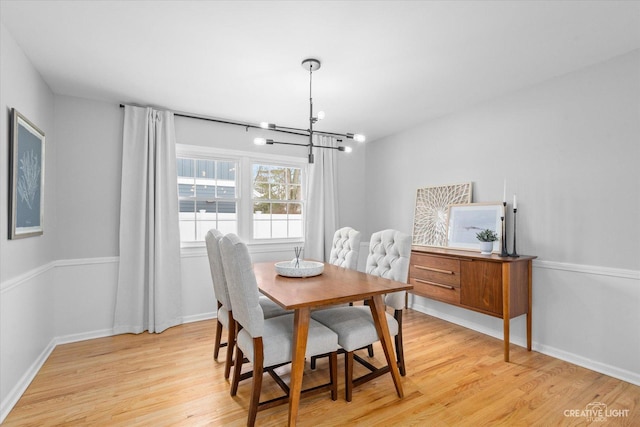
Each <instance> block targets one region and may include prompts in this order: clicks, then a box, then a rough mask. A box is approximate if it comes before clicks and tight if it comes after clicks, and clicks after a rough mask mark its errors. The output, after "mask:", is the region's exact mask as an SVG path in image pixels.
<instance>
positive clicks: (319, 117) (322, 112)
mask: <svg viewBox="0 0 640 427" xmlns="http://www.w3.org/2000/svg"><path fill="white" fill-rule="evenodd" d="M322 119H324V111H318V120H322Z"/></svg>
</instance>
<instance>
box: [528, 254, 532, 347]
mask: <svg viewBox="0 0 640 427" xmlns="http://www.w3.org/2000/svg"><path fill="white" fill-rule="evenodd" d="M531 264H532V262H531V260H529V262H528V263H527V270H528V278H527V287H528V292H529V295H528V300H527V304H528V307H527V350H529V351H531V324H532V320H531V317H532V316H533V291H532V286H531V282H532V278H533V277H532V276H533V271H532V270H533V268H532V265H531Z"/></svg>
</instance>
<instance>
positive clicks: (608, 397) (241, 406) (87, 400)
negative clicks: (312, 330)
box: [3, 310, 640, 427]
mask: <svg viewBox="0 0 640 427" xmlns="http://www.w3.org/2000/svg"><path fill="white" fill-rule="evenodd" d="M214 330H215V323H214V321H213V320H209V321H202V322H197V323H191V324H186V325H182V326H178V327H175V328H171V329H169V330H167V331H165V332H163V333H162V334H146V333H145V334H140V335H120V336H115V337H109V338H101V339H95V340H90V341H84V342H79V343H73V344H66V345H61V346H58V347H57V348H56V349H55V350H54V351H53V353H52V354H51V356H50V357H49V359H48V360H47V362H46V363H45V365H44V366H43V367H42V369H41V371H40V372H39V373H38V375H37V376H36V378H35V379H34V381H33V382H32V384H31V385H30V386H29V388H28V390H27V391H26V392H25V394H24V395H23V396H22V398H21V399H20V401H19V402H18V404H17V405H16V406H15V408H14V409H13V410H12V411H11V413H10V414H9V416H8V417H7V419H6V420H5V422H4V423H3V426H6V427H9V426H23V425H29V426H36V425H37V426H52V425H83V426H169V425H170V426H205V425H206V426H209V425H212V426H218V425H224V426H236V425H237V426H241V425H245V424H246V414H247V413H246V409H247V401H248V397H249V393H250V382H248V381H245V382H243V383H241V384H240V387H239V390H238V396H236V397H235V398H231V397H230V396H229V384H228V382H227V381H225V380H224V379H223V360H224V354H225V351H226V349H222V350H221V354H220V361H218V362H215V361H214V360H213V358H212V349H213V335H214ZM404 331H405V354H406V363H407V376H406V377H404V378H403V386H404V391H405V397H404V399H399V398H397V396H396V394H395V391H394V388H393V384H392V382H391V378H390V377H389V376H388V375H385V376H383V377H381V378H378V379H377V380H375V381H372V382H370V383H368V384H365V385H363V386H361V387H359V388H356V389H355V391H354V395H353V401H352V402H351V403H347V402H345V401H344V387H343V380H342V375H343V369H342V361H343V359H342V358H340V369H339V376H340V397H339V399H338V401H336V402H333V401H331V400H330V398H329V395H328V394H327V395H319V396H314V397H310V398H307V399H303V400H302V402H301V407H300V415H299V417H298V421H299V425H303V426H319V425H323V426H338V425H340V426H344V425H362V426H391V425H394V426H396V425H400V426H412V425H415V426H481V425H490V426H494V425H505V426H516V425H518V426H519V425H536V426H565V425H595V426H603V425H606V426H612V425H627V426H640V387H637V386H634V385H631V384H629V383H626V382H623V381H620V380H616V379H613V378H611V377H608V376H606V375H602V374H599V373H596V372H592V371H589V370H587V369H584V368H580V367H577V366H575V365H572V364H570V363H566V362H562V361H560V360H557V359H554V358H551V357H548V356H545V355H542V354H540V353H536V352H527V351H526V350H525V349H523V348H521V347H518V346H514V345H512V346H511V360H512V362H511V363H505V362H503V360H502V357H503V346H502V342H501V341H500V340H497V339H494V338H491V337H488V336H486V335H483V334H480V333H477V332H474V331H471V330H469V329H465V328H463V327H460V326H457V325H454V324H451V323H447V322H445V321H442V320H439V319H436V318H433V317H430V316H427V315H425V314H422V313H418V312H415V311H412V310H407V311H405V324H404ZM379 358H382V359H384V356H382V351H381V350H380V348H379V347H378V348H376V359H379ZM326 367H327V366H326V359H325V361H320V362H319V363H318V368H317V370H316V371H315V372H313V371H310V370H307V371H305V387H306V386H307V385H309V384H312V383H313V382H318V381H324V380H325V378H326V377H325V371H326ZM281 369H282V370H283V373H284V374H285V377H286V369H287V368H286V367H283V368H281ZM263 390H265V394H264V396H265V397H267V396H268V395H275V394H274V393H275V392H276V391H277V387H276V386H275V385H274V382H273V381H272V380H271V378H269V377H268V375H266V376H265V380H264V382H263ZM594 402H601V403H604V404H606V405H607V409H608V410H609V411H610V414H611V413H614V412H611V411H612V410H616V411H624V410H628V415H627V416H621V417H608V418H607V420H606V421H602V422H598V421H592V422H589V421H588V420H587V418H585V417H584V416H573V417H571V416H566V415H565V414H571V413H569V412H566V411H570V410H575V411H577V410H584V409H585V408H586V407H587V405H589V404H591V403H594ZM286 413H287V405H283V406H280V407H277V408H272V409H269V410H266V411H262V412H259V413H258V418H257V425H264V426H281V425H284V424H285V423H286ZM574 414H575V412H574ZM618 414H624V412H618Z"/></svg>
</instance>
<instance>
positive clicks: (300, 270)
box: [276, 260, 324, 277]
mask: <svg viewBox="0 0 640 427" xmlns="http://www.w3.org/2000/svg"><path fill="white" fill-rule="evenodd" d="M323 271H324V264H323V263H321V262H317V261H304V260H300V264H299V265H298V266H297V267H296V264H295V261H294V262H292V261H282V262H277V263H276V272H277V273H278V274H279V275H281V276H285V277H312V276H317V275H319V274H322V272H323Z"/></svg>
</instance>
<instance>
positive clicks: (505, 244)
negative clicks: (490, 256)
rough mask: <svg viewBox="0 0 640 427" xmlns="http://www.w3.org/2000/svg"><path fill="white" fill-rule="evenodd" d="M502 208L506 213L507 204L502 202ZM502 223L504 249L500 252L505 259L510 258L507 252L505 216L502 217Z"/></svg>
mask: <svg viewBox="0 0 640 427" xmlns="http://www.w3.org/2000/svg"><path fill="white" fill-rule="evenodd" d="M502 206H504V210H503V212H505V213H506V212H507V202H502ZM500 223H501V224H502V239H500V241H501V242H502V249H501V250H500V256H501V257H503V258H504V257H508V256H509V251H507V224H506V221H505V217H504V214H503V215H502V216H501V217H500Z"/></svg>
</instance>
